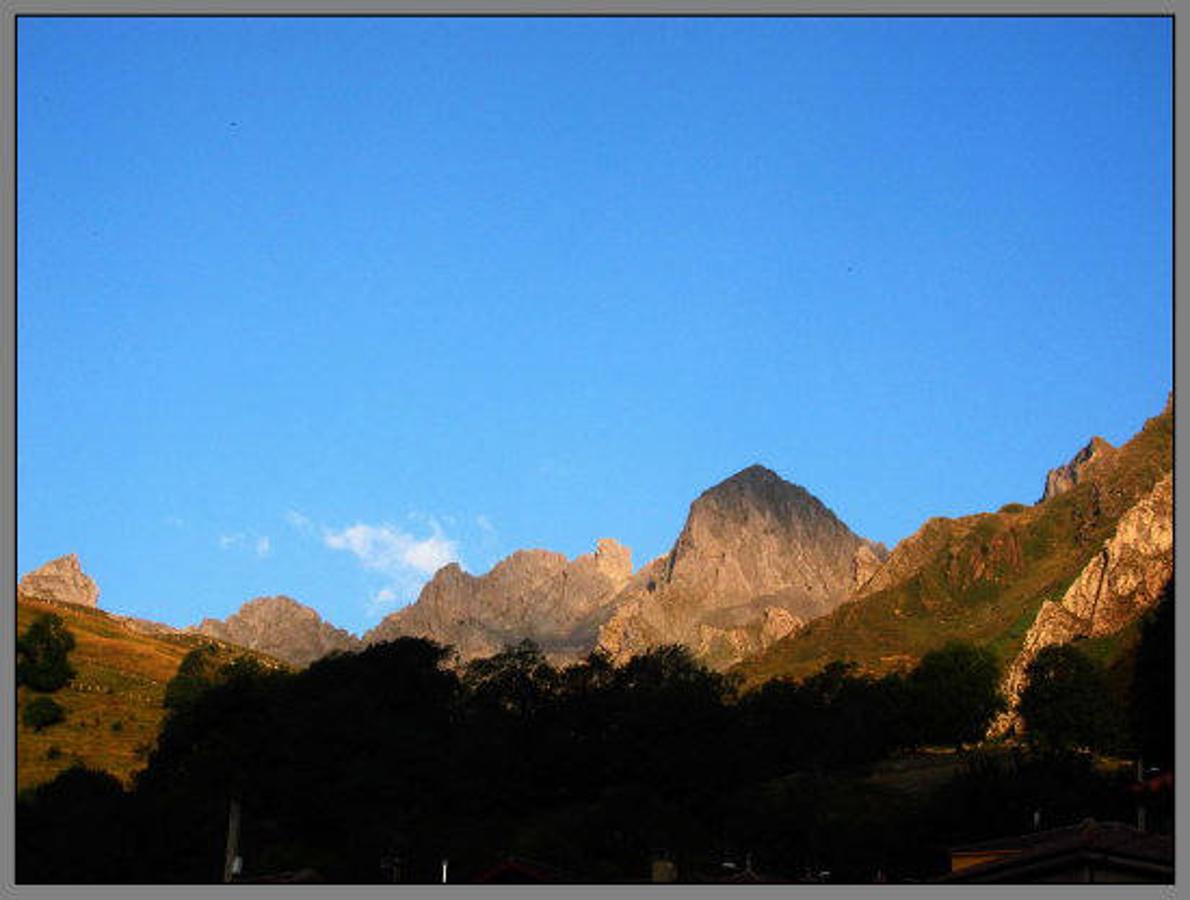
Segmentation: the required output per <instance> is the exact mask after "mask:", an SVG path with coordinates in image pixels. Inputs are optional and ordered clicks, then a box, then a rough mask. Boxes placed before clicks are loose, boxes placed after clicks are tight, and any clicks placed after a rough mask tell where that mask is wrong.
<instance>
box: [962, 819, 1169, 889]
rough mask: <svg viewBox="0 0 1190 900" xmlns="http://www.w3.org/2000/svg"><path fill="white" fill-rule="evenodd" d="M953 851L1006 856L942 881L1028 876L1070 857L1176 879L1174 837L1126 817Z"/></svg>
mask: <svg viewBox="0 0 1190 900" xmlns="http://www.w3.org/2000/svg"><path fill="white" fill-rule="evenodd" d="M950 852H951V855H952V856H954V855H956V854H957V855H963V854H980V853H1002V854H1005V856H1004V858H1002V859H995V860H991V861H989V862H984V863H979V864H977V865H973V866H967V867H964V868H961V869H958V870H956V871H952V872H950V873H948V874H947V875H944V876H942V877H941V878H939V879H938V880H939V881H1000V882H1010V881H1014V880H1018V879H1019V880H1020V881H1022V882H1024V881H1028V880H1029V879H1030V877H1033V876H1039V875H1041V874H1043V873H1044V872H1045V871H1048V870H1052V869H1054V868H1057V867H1060V866H1062V865H1065V864H1068V863H1071V862H1097V863H1099V864H1101V865H1106V866H1109V867H1111V868H1116V869H1127V870H1130V871H1133V872H1136V873H1137V874H1146V875H1150V876H1152V880H1154V881H1162V880H1165V879H1168V881H1170V882H1172V880H1173V838H1172V836H1170V835H1164V834H1151V833H1149V832H1144V831H1140V830H1138V829H1136V828H1133V827H1132V826H1131V825H1125V824H1124V823H1122V822H1096V821H1095V820H1094V819H1085V820H1084V821H1082V822H1081V823H1079V824H1078V825H1071V826H1067V827H1065V828H1051V829H1049V830H1048V831H1035V832H1032V833H1031V834H1021V835H1011V836H1008V837H1003V838H996V839H993V840H988V841H980V842H979V843H974V844H964V845H962V846H959V847H952V848H951V851H950Z"/></svg>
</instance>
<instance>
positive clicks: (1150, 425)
mask: <svg viewBox="0 0 1190 900" xmlns="http://www.w3.org/2000/svg"><path fill="white" fill-rule="evenodd" d="M1172 413H1173V411H1172V397H1171V400H1170V403H1169V404H1168V405H1167V406H1166V408H1165V410H1164V412H1162V414H1161V415H1159V416H1156V417H1154V418H1152V419H1150V420H1149V421H1148V422H1146V423H1145V426H1144V428H1143V429H1142V430H1141V431H1140V432H1139V433H1138V434H1137V435H1136V436H1135V437H1133V438H1132V440H1130V441H1129V442H1128V443H1126V444H1124V445H1123V446H1122V447H1120V448H1119V449H1118V450H1117V451H1115V452H1114V453H1112V454H1110V455H1109V456H1108V457H1107V458H1105V459H1103V460H1101V461H1099V462H1098V463H1097V464H1096V465H1095V466H1094V467H1093V468H1091V469H1089V470H1088V471H1087V472H1086V474H1085V476H1084V477H1085V480H1083V481H1081V482H1080V483H1079V484H1078V485H1076V486H1075V487H1074V488H1072V489H1071V490H1070V491H1068V492H1067V493H1064V494H1060V495H1058V496H1057V497H1053V498H1051V499H1049V500H1047V501H1045V502H1044V503H1039V504H1037V505H1035V506H1031V507H1025V506H1021V505H1020V504H1008V505H1007V506H1005V507H1003V508H1002V509H1001V510H1000V512H997V513H983V514H979V515H973V516H965V517H963V518H959V519H931V520H930V521H929V522H927V523H926V524H925V525H924V526H923V527H922V529H921V530H920V531H919V532H918V533H917V534H916V535H915V536H914V537H913V538H911V539H909V540H907V541H904V542H902V545H900V546H898V548H896V549H895V550H894V556H895V555H897V554H898V552H899V553H900V554H901V559H900V560H898V572H899V573H900V577H899V578H898V580H897V581H896V582H895V583H893V584H891V585H889V586H887V587H884V589H882V590H880V591H878V592H875V593H872V594H869V595H866V596H862V597H860V598H859V599H857V600H854V601H852V602H850V603H847V604H844V605H843V606H841V607H840V608H839V609H837V610H835V611H834V612H833V613H831V614H830V615H828V616H825V617H823V618H821V619H817V620H814V621H812V622H810V623H809V624H808V625H807V626H806V627H805V628H804V629H803V630H801V631H799V632H798V633H796V634H794V635H791V636H790V637H788V638H785V639H784V640H782V641H778V642H777V643H775V644H774V645H773V646H771V647H769V648H768V649H767V650H766V651H765V652H763V653H761V654H760V655H758V656H756V657H754V658H752V659H749V660H745V661H744V662H743V663H741V664H740V665H739V666H738V667H737V669H736V671H737V672H738V673H739V674H740V675H741V676H742V678H743V681H744V684H745V685H756V684H759V683H761V682H764V681H766V680H768V679H770V678H774V677H778V676H790V677H795V678H800V677H804V676H805V675H808V674H810V673H812V672H815V671H817V670H818V669H820V668H821V667H822V666H823V665H825V664H826V663H828V662H830V661H831V660H835V659H842V660H852V661H854V662H857V663H858V664H859V665H860V667H861V668H862V669H864V670H866V671H870V672H874V673H880V672H886V671H890V670H892V669H898V668H905V667H908V666H910V665H912V664H913V663H914V662H916V660H917V659H919V658H920V657H921V656H922V655H923V654H925V653H927V652H929V651H930V650H933V649H935V648H937V647H940V646H942V645H943V644H944V643H946V642H947V641H948V640H952V639H960V640H966V641H970V642H973V643H976V644H980V645H984V646H987V647H989V648H990V649H992V650H993V651H994V652H995V653H996V655H997V657H998V658H999V659H1000V661H1001V663H1002V664H1007V662H1008V661H1009V660H1011V659H1012V658H1013V657H1014V656H1015V655H1016V653H1017V651H1018V650H1019V649H1020V646H1021V642H1022V640H1023V638H1024V635H1025V632H1026V631H1027V630H1028V629H1029V626H1030V625H1031V624H1032V623H1033V619H1034V618H1035V616H1036V614H1037V610H1038V609H1039V608H1040V606H1041V604H1042V602H1043V601H1044V600H1047V599H1058V598H1060V597H1061V596H1062V594H1063V593H1064V592H1065V591H1066V589H1067V587H1069V585H1070V584H1071V583H1072V582H1073V581H1074V579H1075V578H1076V577H1077V576H1078V574H1079V572H1080V571H1081V570H1082V568H1083V567H1084V566H1085V565H1086V564H1087V562H1088V561H1089V560H1090V559H1091V558H1092V557H1093V556H1094V554H1095V553H1096V552H1097V551H1098V550H1099V548H1100V547H1101V545H1102V544H1103V542H1104V541H1105V540H1107V539H1108V538H1109V537H1110V536H1111V534H1112V532H1113V530H1114V529H1115V525H1116V522H1117V521H1118V520H1119V518H1120V516H1121V515H1123V514H1124V512H1126V511H1127V510H1128V509H1129V507H1131V506H1132V505H1133V504H1135V503H1136V502H1137V501H1138V500H1139V499H1140V498H1141V497H1143V496H1144V495H1145V494H1146V493H1148V492H1149V491H1150V490H1152V488H1153V486H1154V485H1155V484H1156V483H1157V481H1158V480H1159V479H1160V478H1161V477H1162V476H1163V475H1164V474H1165V473H1166V472H1168V471H1169V470H1170V469H1171V467H1172V465H1173V415H1172Z"/></svg>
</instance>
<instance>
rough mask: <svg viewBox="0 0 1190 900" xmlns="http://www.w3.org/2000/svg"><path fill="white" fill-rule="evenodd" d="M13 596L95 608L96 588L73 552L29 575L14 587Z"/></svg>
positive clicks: (97, 596)
mask: <svg viewBox="0 0 1190 900" xmlns="http://www.w3.org/2000/svg"><path fill="white" fill-rule="evenodd" d="M17 594H18V596H19V595H24V596H26V597H33V598H35V599H38V600H53V601H56V602H58V603H74V604H76V605H78V606H90V607H98V606H99V585H97V584H96V583H95V582H94V581H92V580H91V579H90V578H89V577H88V576H87V575H86V574H84V572H83V569H82V566H80V565H79V558H78V556H77V555H76V554H74V553H67V554H66V555H65V556H59V557H58V558H57V559H52V560H50V561H49V562H48V563H46V564H45V565H43V566H41V567H40V568H38V569H34V570H33V571H32V572H29V573H28V574H27V575H25V577H24V578H22V579H21V580H20V582H19V583H18V584H17Z"/></svg>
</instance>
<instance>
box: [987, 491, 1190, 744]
mask: <svg viewBox="0 0 1190 900" xmlns="http://www.w3.org/2000/svg"><path fill="white" fill-rule="evenodd" d="M1172 577H1173V473H1172V472H1170V473H1169V474H1167V475H1166V476H1165V477H1164V478H1162V479H1161V480H1160V481H1159V482H1157V485H1156V486H1155V487H1154V488H1153V490H1152V491H1151V492H1149V494H1148V495H1147V496H1145V497H1144V498H1142V499H1141V500H1140V501H1139V502H1138V503H1137V504H1136V505H1135V506H1133V507H1132V508H1131V509H1130V510H1128V512H1126V513H1125V514H1124V515H1123V516H1122V517H1121V518H1120V521H1119V524H1118V525H1117V526H1116V531H1115V534H1113V535H1112V537H1111V538H1110V539H1109V540H1108V541H1107V542H1106V543H1104V545H1103V547H1102V549H1101V550H1100V551H1099V552H1098V553H1096V554H1095V556H1094V557H1093V558H1092V559H1091V561H1090V562H1089V563H1087V565H1086V566H1085V567H1084V568H1083V570H1082V572H1081V573H1079V576H1078V578H1076V579H1075V581H1074V583H1073V584H1072V585H1071V586H1070V588H1069V589H1068V590H1067V591H1066V593H1065V594H1064V595H1063V596H1062V599H1061V600H1057V601H1054V600H1047V601H1045V602H1044V603H1043V604H1042V605H1041V609H1040V610H1039V611H1038V613H1037V618H1036V619H1035V620H1034V622H1033V624H1032V626H1030V628H1029V631H1028V633H1027V634H1026V635H1025V640H1024V644H1023V646H1022V647H1021V651H1020V653H1018V654H1017V656H1016V658H1015V659H1014V660H1013V661H1012V664H1011V665H1010V666H1009V667H1008V671H1007V673H1006V674H1005V677H1004V684H1003V688H1002V690H1003V693H1004V696H1005V698H1006V699H1007V700H1008V702H1009V704H1010V707H1015V705H1016V702H1017V700H1018V699H1019V698H1020V695H1021V692H1022V691H1023V690H1024V689H1025V686H1026V684H1027V682H1028V678H1027V675H1026V669H1027V668H1028V666H1029V664H1030V663H1031V662H1032V661H1033V660H1034V659H1035V658H1036V657H1037V654H1038V653H1039V652H1040V651H1041V650H1042V649H1043V648H1044V647H1048V646H1050V645H1052V644H1065V643H1068V642H1069V641H1072V640H1075V639H1076V638H1080V637H1087V638H1093V637H1099V636H1101V635H1105V634H1112V633H1114V632H1117V631H1119V630H1121V629H1122V628H1124V627H1125V626H1126V625H1128V624H1129V623H1130V622H1132V621H1134V620H1135V619H1137V618H1138V617H1140V616H1141V615H1143V614H1144V613H1145V612H1146V611H1148V610H1149V609H1151V608H1152V607H1153V605H1154V604H1155V603H1156V602H1157V600H1158V599H1159V597H1160V596H1161V592H1162V590H1163V589H1164V587H1165V585H1166V583H1167V582H1168V581H1169V579H1170V578H1172ZM1016 719H1017V716H1016V713H1015V711H1014V710H1011V709H1010V711H1009V712H1007V713H1005V714H1004V715H1002V716H1001V717H1000V718H998V719H997V721H996V722H995V723H994V724H993V726H992V734H993V735H995V734H1002V733H1004V732H1005V731H1006V730H1008V729H1009V728H1010V727H1011V726H1013V725H1014V724H1015V723H1016Z"/></svg>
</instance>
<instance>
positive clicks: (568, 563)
mask: <svg viewBox="0 0 1190 900" xmlns="http://www.w3.org/2000/svg"><path fill="white" fill-rule="evenodd" d="M631 575H632V552H631V551H630V550H629V549H628V548H627V547H625V546H623V545H621V544H619V543H618V542H616V541H614V540H612V539H610V538H603V539H601V540H599V541H597V542H596V545H595V550H594V552H592V553H586V554H583V555H581V556H578V557H575V558H574V559H573V560H568V559H567V558H566V556H565V555H563V554H561V553H554V552H552V551H549V550H518V551H517V552H516V553H514V554H512V555H511V556H509V557H507V558H506V559H503V560H501V561H500V562H499V563H497V564H496V565H495V566H493V567H492V569H491V570H490V571H489V572H487V573H485V574H483V575H471V574H469V573H467V572H464V571H463V569H462V568H461V567H460V566H459V565H458V564H457V563H451V564H450V565H448V566H444V567H443V568H441V569H439V570H438V571H437V572H436V573H435V575H434V577H433V578H432V579H431V580H430V581H429V583H427V584H426V586H425V587H424V588H422V591H421V594H420V595H419V596H418V598H417V601H416V602H415V603H413V604H411V605H409V606H407V607H405V608H404V609H401V610H398V611H397V612H394V613H392V614H390V615H388V616H387V617H385V619H384V620H383V621H382V622H381V623H380V624H379V625H377V626H376V627H375V628H373V629H372V630H371V631H369V632H368V633H367V634H366V635H365V636H364V640H365V641H366V642H368V643H374V642H376V641H385V640H392V639H393V638H396V637H401V636H405V635H408V636H413V637H426V638H431V639H432V640H435V641H438V642H439V643H443V644H449V645H451V646H453V647H454V649H455V651H456V652H457V653H458V655H459V657H460V658H461V659H463V660H467V659H473V658H475V657H479V656H487V655H490V654H492V653H497V652H499V651H500V650H501V649H503V647H504V646H506V645H508V644H514V643H516V642H518V641H520V640H522V639H525V638H529V639H531V640H533V641H535V642H537V644H538V645H539V646H540V647H541V648H542V649H543V650H544V651H545V652H546V653H547V654H548V655H549V656H551V657H553V658H555V659H566V658H577V657H578V656H581V655H583V654H585V653H587V652H589V651H590V650H591V649H592V648H593V647H594V646H595V639H596V635H597V633H598V629H599V626H600V625H601V624H602V623H603V621H604V620H606V618H607V617H608V616H609V615H610V614H611V604H612V602H613V601H614V599H615V597H616V595H617V594H618V593H619V592H620V590H621V588H623V587H624V585H625V584H626V583H627V582H628V579H629V578H630V577H631Z"/></svg>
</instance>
